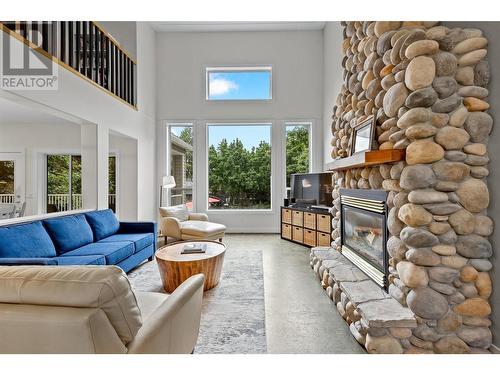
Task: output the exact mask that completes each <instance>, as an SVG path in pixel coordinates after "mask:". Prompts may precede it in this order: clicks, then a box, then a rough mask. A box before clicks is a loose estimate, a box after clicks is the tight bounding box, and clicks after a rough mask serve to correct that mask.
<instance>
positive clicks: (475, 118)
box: [464, 112, 493, 142]
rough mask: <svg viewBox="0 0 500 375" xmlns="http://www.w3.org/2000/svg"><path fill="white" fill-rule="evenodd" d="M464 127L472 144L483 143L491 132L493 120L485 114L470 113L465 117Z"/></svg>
mask: <svg viewBox="0 0 500 375" xmlns="http://www.w3.org/2000/svg"><path fill="white" fill-rule="evenodd" d="M464 126H465V130H467V131H468V132H469V134H470V137H471V141H472V142H484V141H485V140H486V139H487V138H488V135H489V134H490V132H491V128H492V126H493V118H492V117H491V116H490V115H489V114H488V113H485V112H472V113H470V114H469V116H467V120H465V125H464Z"/></svg>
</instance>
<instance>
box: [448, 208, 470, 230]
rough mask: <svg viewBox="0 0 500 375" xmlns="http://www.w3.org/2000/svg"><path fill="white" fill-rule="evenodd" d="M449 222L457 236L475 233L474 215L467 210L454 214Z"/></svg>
mask: <svg viewBox="0 0 500 375" xmlns="http://www.w3.org/2000/svg"><path fill="white" fill-rule="evenodd" d="M448 222H449V223H450V225H451V226H452V227H453V229H454V230H455V232H456V233H457V234H471V233H472V232H473V231H474V225H475V219H474V215H473V214H471V213H470V212H469V211H467V210H464V209H462V210H459V211H457V212H454V213H452V214H451V215H450V217H449V218H448Z"/></svg>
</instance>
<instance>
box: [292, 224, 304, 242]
mask: <svg viewBox="0 0 500 375" xmlns="http://www.w3.org/2000/svg"><path fill="white" fill-rule="evenodd" d="M292 239H293V240H294V241H296V242H300V243H302V242H304V230H303V229H302V228H299V227H292Z"/></svg>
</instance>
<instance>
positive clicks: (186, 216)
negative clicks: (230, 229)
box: [159, 205, 226, 240]
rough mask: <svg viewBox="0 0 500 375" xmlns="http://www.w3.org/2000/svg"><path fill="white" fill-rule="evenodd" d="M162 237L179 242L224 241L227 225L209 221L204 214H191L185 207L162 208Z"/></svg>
mask: <svg viewBox="0 0 500 375" xmlns="http://www.w3.org/2000/svg"><path fill="white" fill-rule="evenodd" d="M160 216H161V218H160V223H159V225H160V230H161V233H162V235H164V236H167V237H172V238H175V239H177V240H222V238H224V234H225V232H226V227H225V225H222V224H217V223H212V222H209V221H208V216H207V215H206V214H202V213H192V212H189V211H188V209H187V207H186V206H185V205H179V206H172V207H160Z"/></svg>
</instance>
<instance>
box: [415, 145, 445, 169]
mask: <svg viewBox="0 0 500 375" xmlns="http://www.w3.org/2000/svg"><path fill="white" fill-rule="evenodd" d="M443 157H444V150H443V148H442V147H441V146H440V145H438V144H437V143H434V142H433V141H429V140H418V141H415V142H412V143H410V145H409V146H408V147H407V148H406V162H407V163H408V164H409V165H415V164H425V163H433V162H436V161H438V160H441V159H442V158H443Z"/></svg>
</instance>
